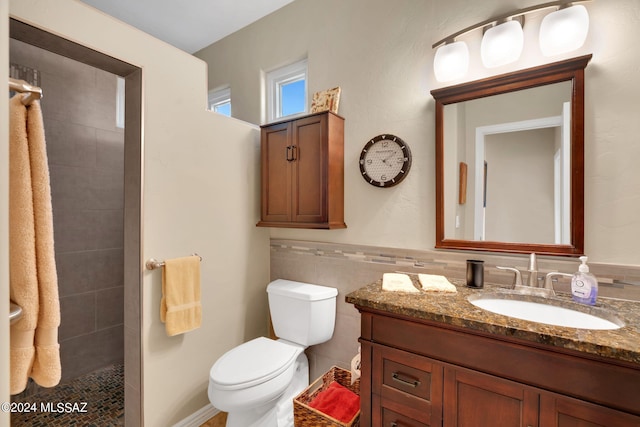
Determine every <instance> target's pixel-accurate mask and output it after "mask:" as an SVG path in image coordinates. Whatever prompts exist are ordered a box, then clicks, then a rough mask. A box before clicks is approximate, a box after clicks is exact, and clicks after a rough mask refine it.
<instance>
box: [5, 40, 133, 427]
mask: <svg viewBox="0 0 640 427" xmlns="http://www.w3.org/2000/svg"><path fill="white" fill-rule="evenodd" d="M10 64H11V69H10V77H12V78H16V79H21V80H25V81H26V82H27V83H29V84H32V85H35V86H39V87H41V88H42V90H43V94H44V96H43V98H42V100H41V108H42V115H43V120H44V129H45V136H46V144H47V156H48V165H49V173H50V181H51V199H52V210H53V226H54V238H55V260H56V268H57V275H58V292H59V299H60V314H61V316H60V317H61V323H60V327H59V329H58V340H59V343H60V361H61V368H62V375H61V381H60V384H59V385H57V386H55V387H52V388H43V387H40V386H38V385H37V384H36V383H35V382H34V381H33V380H29V383H28V385H27V388H26V389H25V391H23V392H22V393H20V394H17V395H14V396H13V397H12V399H13V401H15V402H28V403H34V402H35V403H37V404H38V405H40V402H44V403H47V402H70V403H82V402H86V407H85V410H86V412H75V413H69V414H63V413H54V412H50V413H47V412H43V411H37V412H36V413H21V414H20V413H15V414H12V419H11V425H12V426H13V427H20V426H33V425H48V426H49V425H52V426H53V425H70V424H73V425H76V424H77V425H91V424H93V422H94V421H95V422H97V421H99V425H114V426H118V425H124V406H125V397H124V389H125V379H124V360H125V351H124V342H125V321H124V318H125V313H124V312H125V286H124V284H125V272H124V270H125V267H124V264H125V263H124V259H125V253H124V236H125V221H124V211H125V209H124V200H125V195H124V182H125V179H124V177H125V172H124V170H125V168H124V158H125V143H124V142H125V131H124V79H121V78H119V77H118V76H117V75H115V74H112V73H110V72H107V71H103V70H101V69H98V68H95V67H93V66H91V65H87V64H84V63H81V62H78V61H75V60H73V59H70V58H67V57H64V56H61V55H58V54H56V53H53V52H50V51H48V50H45V49H42V48H39V47H36V46H33V45H31V44H28V43H25V42H22V41H19V40H15V39H13V38H12V39H11V40H10Z"/></svg>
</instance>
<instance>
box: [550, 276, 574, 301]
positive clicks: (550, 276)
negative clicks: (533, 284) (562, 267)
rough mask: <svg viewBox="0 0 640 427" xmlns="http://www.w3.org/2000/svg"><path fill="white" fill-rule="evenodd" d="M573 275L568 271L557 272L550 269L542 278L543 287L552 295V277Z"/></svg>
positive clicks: (553, 291) (553, 293)
mask: <svg viewBox="0 0 640 427" xmlns="http://www.w3.org/2000/svg"><path fill="white" fill-rule="evenodd" d="M559 276H560V277H573V274H569V273H559V272H557V271H552V272H551V273H547V275H546V276H545V278H544V288H545V289H548V290H549V293H550V294H551V295H552V296H555V294H556V292H555V290H554V289H553V278H554V277H559Z"/></svg>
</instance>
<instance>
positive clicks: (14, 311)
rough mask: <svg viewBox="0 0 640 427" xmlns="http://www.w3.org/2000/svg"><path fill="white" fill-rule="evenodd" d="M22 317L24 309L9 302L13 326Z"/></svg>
mask: <svg viewBox="0 0 640 427" xmlns="http://www.w3.org/2000/svg"><path fill="white" fill-rule="evenodd" d="M21 317H22V307H20V306H19V305H18V304H16V303H14V302H13V301H9V323H10V324H13V323H14V322H17V321H18V320H20V318H21Z"/></svg>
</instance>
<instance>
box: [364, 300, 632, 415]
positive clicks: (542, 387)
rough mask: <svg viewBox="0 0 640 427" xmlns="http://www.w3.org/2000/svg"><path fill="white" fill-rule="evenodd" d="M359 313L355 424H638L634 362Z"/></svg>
mask: <svg viewBox="0 0 640 427" xmlns="http://www.w3.org/2000/svg"><path fill="white" fill-rule="evenodd" d="M361 313H362V336H361V338H360V342H361V345H362V350H361V351H362V365H361V368H362V378H361V383H360V394H361V411H362V412H361V416H360V425H361V426H363V427H365V426H373V427H382V426H384V427H401V426H402V427H427V426H438V427H440V426H443V427H460V426H474V427H496V426H500V427H511V426H513V427H586V426H589V427H598V426H601V427H632V426H633V427H638V426H640V400H639V396H640V394H639V393H638V391H639V390H640V385H639V384H640V383H639V381H640V367H638V366H635V365H632V364H624V363H620V364H618V363H617V362H616V363H610V361H607V360H602V359H601V358H596V357H593V356H589V357H582V355H580V354H579V353H577V352H567V353H565V352H562V351H556V349H554V348H543V347H544V346H540V345H538V346H527V345H525V344H523V343H521V342H517V341H516V340H514V341H511V340H508V339H504V337H502V339H495V338H493V337H491V336H490V335H488V334H481V333H475V332H467V331H466V330H464V329H461V328H456V327H449V326H446V327H441V326H440V325H439V324H435V323H433V322H426V321H424V322H423V321H420V322H414V321H413V320H410V319H406V318H397V317H395V316H387V315H383V314H381V312H377V311H376V312H369V311H368V310H367V311H363V310H362V309H361Z"/></svg>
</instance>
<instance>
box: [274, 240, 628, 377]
mask: <svg viewBox="0 0 640 427" xmlns="http://www.w3.org/2000/svg"><path fill="white" fill-rule="evenodd" d="M467 259H481V260H484V261H485V283H494V284H504V285H510V284H512V283H513V273H509V272H504V271H501V270H498V269H496V268H495V267H496V266H497V265H499V266H506V267H517V268H519V269H520V270H522V271H523V272H526V269H527V266H528V256H527V255H496V254H489V253H481V252H475V253H469V252H461V251H460V252H458V251H455V252H454V251H435V250H433V251H418V250H405V249H392V248H384V247H374V246H357V245H346V244H338V243H320V242H306V241H294V240H279V239H273V240H271V280H275V279H289V280H297V281H301V282H309V283H315V284H318V285H324V286H331V287H335V288H337V289H338V300H337V315H336V327H335V332H334V334H333V338H332V339H331V340H330V341H328V342H326V343H324V344H320V345H317V346H313V347H310V348H309V349H307V355H308V357H309V366H310V371H311V372H310V378H311V379H312V380H313V379H315V378H318V377H319V376H321V375H322V374H323V373H324V372H326V371H327V370H328V369H329V368H330V367H331V366H332V365H338V366H341V367H343V368H349V367H350V361H351V358H352V357H353V356H355V355H356V353H357V351H358V337H359V336H360V315H359V313H358V311H357V310H356V309H355V308H354V306H353V305H351V304H347V303H346V302H345V301H344V297H345V295H346V294H348V293H349V292H351V291H354V290H356V289H359V288H361V287H363V286H366V285H368V284H370V283H373V282H375V281H377V280H380V279H381V278H382V274H383V273H387V272H406V273H430V274H441V275H444V276H447V277H449V278H454V279H465V277H466V260H467ZM579 263H580V262H579V261H578V260H577V259H575V258H561V257H544V256H540V257H538V270H539V271H540V272H541V273H542V274H541V276H542V275H544V274H546V273H548V272H551V271H559V272H563V273H574V272H575V271H576V270H577V268H578V265H579ZM589 265H590V268H591V272H593V273H594V274H595V275H596V277H598V281H599V282H600V292H599V295H600V296H603V297H612V298H623V299H630V300H636V301H640V266H623V265H613V264H598V263H589ZM523 279H524V280H526V274H525V275H524V276H523ZM563 280H564V281H562V282H559V283H558V284H556V290H559V291H560V292H562V291H565V292H568V291H569V282H568V281H567V280H566V279H563Z"/></svg>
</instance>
